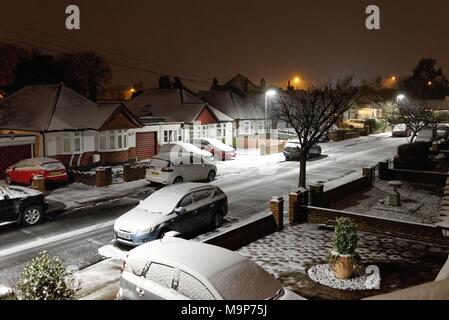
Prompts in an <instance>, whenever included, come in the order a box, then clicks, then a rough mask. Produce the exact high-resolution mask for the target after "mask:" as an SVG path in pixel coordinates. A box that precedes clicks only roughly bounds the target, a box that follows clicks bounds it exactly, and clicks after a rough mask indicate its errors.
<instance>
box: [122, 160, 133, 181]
mask: <svg viewBox="0 0 449 320" xmlns="http://www.w3.org/2000/svg"><path fill="white" fill-rule="evenodd" d="M123 181H125V182H130V181H132V177H131V165H130V164H129V163H126V164H124V165H123Z"/></svg>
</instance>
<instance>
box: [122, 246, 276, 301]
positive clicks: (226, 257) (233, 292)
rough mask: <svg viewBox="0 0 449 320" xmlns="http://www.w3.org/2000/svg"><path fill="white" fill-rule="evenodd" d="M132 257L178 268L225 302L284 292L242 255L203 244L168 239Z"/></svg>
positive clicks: (260, 297) (144, 247) (131, 256)
mask: <svg viewBox="0 0 449 320" xmlns="http://www.w3.org/2000/svg"><path fill="white" fill-rule="evenodd" d="M129 257H130V258H131V259H132V260H134V259H136V258H137V260H139V258H140V259H143V260H146V261H147V262H149V261H151V262H159V263H165V264H167V265H172V266H177V267H179V269H180V270H183V271H185V272H188V273H189V272H190V273H192V275H193V276H196V277H198V278H199V280H206V281H207V282H209V283H210V284H211V285H212V286H213V287H214V288H215V289H216V291H217V292H218V293H219V294H220V295H221V296H222V297H223V298H224V299H234V300H242V299H267V298H270V297H271V296H272V295H274V294H275V293H276V291H277V290H279V289H280V288H281V285H280V284H279V282H277V281H276V280H275V279H274V277H272V276H271V275H270V274H269V273H268V272H266V271H265V270H263V269H262V268H261V267H259V266H258V265H256V264H255V263H254V262H252V261H250V260H248V259H247V258H245V257H243V256H242V255H240V254H238V253H235V252H233V251H230V250H227V249H224V248H221V247H217V246H213V245H209V244H205V243H201V242H196V241H188V240H184V239H180V238H164V239H162V240H156V241H153V242H150V243H148V244H144V245H142V246H140V247H138V248H136V249H133V250H131V251H130V253H129ZM200 278H201V279H200Z"/></svg>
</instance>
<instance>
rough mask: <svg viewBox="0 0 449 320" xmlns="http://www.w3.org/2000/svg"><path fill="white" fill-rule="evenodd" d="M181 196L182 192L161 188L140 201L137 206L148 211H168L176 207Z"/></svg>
mask: <svg viewBox="0 0 449 320" xmlns="http://www.w3.org/2000/svg"><path fill="white" fill-rule="evenodd" d="M183 196H184V195H183V194H179V193H176V192H174V191H170V190H168V191H167V190H164V189H161V190H159V191H156V192H155V193H153V194H152V195H151V196H149V197H148V198H146V199H145V200H144V201H142V203H141V204H140V205H139V206H138V207H137V208H139V209H142V210H145V211H148V212H158V213H170V212H172V211H173V210H174V209H175V208H176V205H177V204H178V203H179V201H181V199H182V197H183Z"/></svg>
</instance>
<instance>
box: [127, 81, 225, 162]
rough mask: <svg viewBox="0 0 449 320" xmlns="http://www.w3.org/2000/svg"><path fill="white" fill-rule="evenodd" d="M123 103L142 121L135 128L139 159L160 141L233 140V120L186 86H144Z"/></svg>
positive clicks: (148, 155)
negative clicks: (152, 87)
mask: <svg viewBox="0 0 449 320" xmlns="http://www.w3.org/2000/svg"><path fill="white" fill-rule="evenodd" d="M126 106H127V108H128V109H129V110H130V111H131V112H132V113H133V114H134V115H135V116H136V117H137V118H138V119H139V121H140V122H141V123H142V124H143V125H144V127H143V128H141V129H137V130H135V132H136V149H137V158H138V160H145V159H150V158H151V157H152V156H153V155H155V154H157V151H158V148H159V146H161V145H163V144H166V143H171V142H178V141H180V142H191V141H192V139H194V138H201V137H208V138H216V139H218V140H220V141H222V142H223V143H225V144H228V145H232V144H233V135H232V132H233V126H232V124H233V121H234V120H233V119H232V118H231V117H229V116H228V115H226V114H224V113H223V112H221V111H219V110H217V109H215V108H214V107H212V106H210V105H208V104H207V103H205V102H204V101H202V100H200V99H198V98H197V97H195V96H194V95H193V94H191V93H189V92H187V91H186V90H183V89H157V90H156V89H155V90H153V89H152V90H147V91H145V92H143V93H142V94H141V95H139V96H137V97H135V98H134V99H133V100H131V101H128V102H126Z"/></svg>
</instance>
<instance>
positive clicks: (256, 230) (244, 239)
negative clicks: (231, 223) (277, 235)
mask: <svg viewBox="0 0 449 320" xmlns="http://www.w3.org/2000/svg"><path fill="white" fill-rule="evenodd" d="M276 230H277V225H276V223H275V221H274V218H273V216H272V215H268V216H265V217H262V218H260V219H257V220H255V221H253V222H250V223H248V224H245V225H242V226H240V227H237V228H235V229H233V230H230V231H228V232H225V233H223V234H220V235H218V236H216V237H213V238H211V239H208V240H206V241H205V243H208V244H212V245H215V246H219V247H222V248H226V249H229V250H238V249H240V248H242V247H244V246H246V245H248V244H250V243H252V242H254V241H257V240H259V239H262V238H264V237H266V236H268V235H270V234H272V233H274V232H275V231H276Z"/></svg>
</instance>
